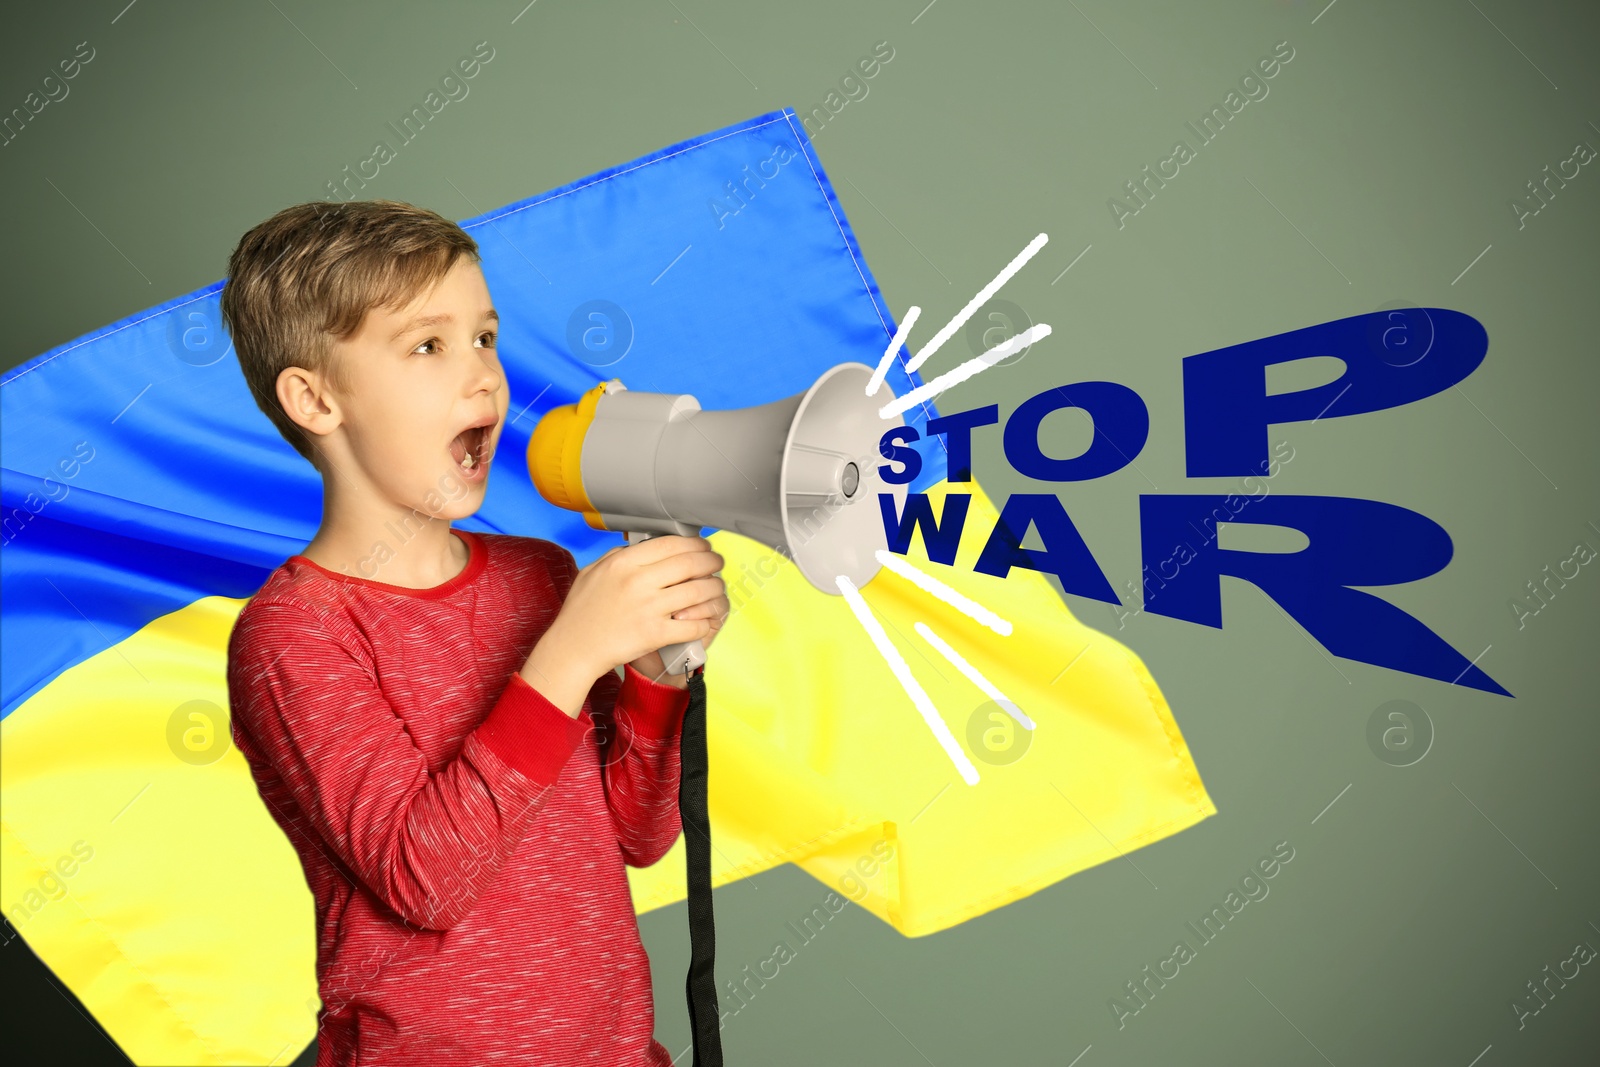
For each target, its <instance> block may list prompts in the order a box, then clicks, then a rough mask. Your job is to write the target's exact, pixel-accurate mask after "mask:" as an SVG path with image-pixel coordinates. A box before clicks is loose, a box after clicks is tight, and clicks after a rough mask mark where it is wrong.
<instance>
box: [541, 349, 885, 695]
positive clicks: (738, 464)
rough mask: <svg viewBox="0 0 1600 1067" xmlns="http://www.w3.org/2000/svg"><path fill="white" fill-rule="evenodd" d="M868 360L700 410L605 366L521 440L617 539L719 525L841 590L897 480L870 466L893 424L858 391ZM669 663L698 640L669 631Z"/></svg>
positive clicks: (874, 535) (552, 487) (818, 583)
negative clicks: (779, 394) (804, 385)
mask: <svg viewBox="0 0 1600 1067" xmlns="http://www.w3.org/2000/svg"><path fill="white" fill-rule="evenodd" d="M871 377H872V369H871V368H870V367H868V366H866V365H865V364H861V363H841V364H838V365H837V366H834V367H830V368H829V369H828V370H827V371H826V372H824V373H823V374H822V376H821V377H819V378H818V379H817V380H816V381H815V382H814V383H812V385H811V387H810V388H809V389H807V390H806V391H805V392H803V393H798V394H796V395H794V396H791V397H786V398H784V399H782V400H774V401H772V402H771V403H767V404H759V405H757V406H755V407H748V408H732V409H728V410H724V411H703V410H701V408H700V402H699V401H698V400H696V399H695V398H694V397H693V396H690V395H688V394H675V393H646V392H639V391H634V390H629V389H627V388H626V387H625V386H624V385H623V384H622V383H621V382H620V381H618V380H617V379H615V378H613V379H611V380H610V381H606V382H602V383H600V384H599V385H597V386H595V387H594V388H593V389H591V390H590V391H589V392H587V393H585V394H584V395H583V397H581V398H580V399H579V400H578V401H577V402H576V403H574V404H567V405H564V406H563V407H559V408H555V409H553V410H552V411H550V412H548V413H547V414H546V415H545V416H544V417H543V418H542V419H541V420H540V422H539V425H538V426H536V427H535V428H534V431H533V436H532V437H531V438H530V440H529V442H528V470H529V473H530V475H531V476H532V478H533V482H534V485H535V486H536V487H537V488H538V490H539V493H540V495H542V496H543V497H544V498H545V499H546V500H548V501H550V502H551V503H552V504H555V505H557V506H558V507H563V508H567V509H569V510H572V511H578V512H581V513H582V514H583V516H584V519H585V521H587V522H588V524H589V525H590V526H592V527H594V528H596V529H602V530H613V531H617V532H620V533H624V534H626V536H627V540H628V543H629V544H637V543H638V542H640V541H643V540H646V539H648V538H650V537H655V536H658V535H660V534H680V535H684V536H698V535H699V534H700V532H701V530H702V529H703V528H704V527H708V526H709V527H713V528H715V529H720V530H732V531H734V532H736V533H740V534H743V535H744V536H746V537H749V538H752V539H754V540H756V541H760V542H761V543H762V544H765V545H768V546H770V547H772V548H774V549H776V550H777V551H779V552H781V553H782V554H783V555H784V556H786V557H787V558H788V559H790V560H791V561H792V562H793V563H794V564H795V565H796V566H797V567H798V568H799V569H800V573H801V574H803V575H804V576H805V578H806V580H807V581H809V582H810V583H811V584H812V585H813V586H815V587H816V588H818V589H820V590H822V591H823V592H825V593H830V594H833V595H835V596H838V595H840V590H839V587H838V583H837V578H838V576H840V575H843V576H845V577H847V578H849V579H850V581H851V582H852V583H853V584H854V585H855V586H856V587H858V588H859V587H861V586H863V585H865V584H866V583H867V582H869V581H871V580H872V578H873V577H874V576H875V575H876V574H877V573H878V570H879V567H880V566H881V565H880V564H879V562H878V560H877V556H876V553H877V552H878V550H880V549H883V548H885V547H887V541H886V538H885V535H884V524H883V517H882V515H883V513H882V511H881V510H880V507H879V503H878V496H879V494H880V493H888V494H891V495H892V496H893V497H894V507H895V511H894V513H895V514H896V515H899V514H902V513H903V510H904V505H905V497H906V492H907V489H906V486H905V485H904V484H903V483H902V484H891V483H887V482H884V481H882V480H881V479H880V478H879V477H878V476H877V469H878V464H879V463H880V462H881V460H882V456H881V455H880V453H879V451H878V442H879V440H880V439H881V438H882V436H883V434H884V433H885V432H886V431H888V430H889V429H891V428H893V427H895V426H900V425H903V424H904V419H903V418H902V417H900V416H899V415H896V416H893V417H892V418H883V417H882V416H881V415H879V413H878V409H879V407H881V405H882V401H881V400H874V399H873V398H871V397H870V396H868V395H867V392H866V386H867V383H868V381H869V380H870V379H871ZM661 661H662V663H663V664H665V665H666V668H667V671H668V672H669V673H672V674H686V673H688V672H690V671H692V670H694V669H695V668H697V667H699V666H701V665H702V664H704V663H705V648H704V647H703V646H702V644H701V642H699V641H690V642H684V643H681V644H676V645H668V646H667V647H666V648H663V649H661Z"/></svg>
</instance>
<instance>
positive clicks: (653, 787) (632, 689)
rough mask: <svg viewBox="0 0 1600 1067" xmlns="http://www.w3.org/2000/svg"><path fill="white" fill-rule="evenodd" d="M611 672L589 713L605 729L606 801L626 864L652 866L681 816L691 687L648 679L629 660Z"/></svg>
mask: <svg viewBox="0 0 1600 1067" xmlns="http://www.w3.org/2000/svg"><path fill="white" fill-rule="evenodd" d="M622 670H623V677H622V679H621V680H620V681H619V680H618V678H617V676H616V674H615V673H613V672H611V671H607V672H606V673H605V674H603V675H601V676H600V680H599V681H598V682H596V683H595V687H594V688H593V689H592V690H591V691H590V699H591V701H592V703H591V704H590V714H591V716H592V717H593V718H594V720H595V722H596V724H597V729H598V730H599V731H600V734H601V736H600V738H599V742H600V761H601V767H600V769H601V776H602V780H603V781H604V783H605V793H606V805H607V807H609V808H610V809H611V822H612V824H613V825H614V826H615V827H616V830H617V842H618V844H620V845H621V846H622V856H623V859H624V861H625V862H627V863H628V864H629V865H630V866H633V867H649V866H650V865H652V864H653V863H655V862H656V861H657V860H659V859H660V858H661V857H662V856H664V855H666V853H667V850H668V849H670V848H671V847H672V843H673V842H674V841H676V840H677V839H678V834H679V833H680V832H681V830H682V826H681V823H680V820H679V815H678V779H679V775H680V771H681V764H680V763H679V748H680V744H681V741H682V733H683V714H684V712H685V711H686V710H688V707H689V691H688V690H687V689H679V688H678V687H677V686H674V685H669V684H667V683H665V682H655V681H651V680H650V679H649V678H646V677H645V676H644V675H643V674H640V673H639V672H638V671H637V670H635V669H634V668H633V665H632V664H625V665H624V666H623V668H622Z"/></svg>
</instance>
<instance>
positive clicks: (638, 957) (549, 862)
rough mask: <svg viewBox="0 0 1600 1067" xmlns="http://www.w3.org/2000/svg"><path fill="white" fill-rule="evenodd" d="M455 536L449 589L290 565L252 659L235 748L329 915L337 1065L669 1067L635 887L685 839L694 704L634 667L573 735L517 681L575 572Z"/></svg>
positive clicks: (324, 1064)
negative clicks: (683, 778) (684, 742)
mask: <svg viewBox="0 0 1600 1067" xmlns="http://www.w3.org/2000/svg"><path fill="white" fill-rule="evenodd" d="M452 532H453V533H455V534H456V535H458V536H460V537H461V538H462V539H463V540H464V541H465V542H466V544H467V547H468V549H469V552H470V559H469V561H468V563H467V566H466V568H465V569H464V570H463V571H462V572H461V573H460V574H459V575H457V576H456V577H454V578H452V579H450V580H449V581H447V582H445V583H444V584H443V585H439V586H435V587H433V588H430V589H407V588H403V587H399V586H392V585H387V584H382V583H380V582H377V581H371V580H367V579H364V578H360V577H356V576H353V575H346V574H340V573H336V572H333V571H329V570H326V569H324V568H322V567H320V566H318V565H317V564H315V563H313V562H311V560H309V559H307V558H305V557H303V556H294V557H291V558H290V559H289V560H287V561H286V562H285V563H284V564H283V565H282V566H281V567H279V568H278V569H277V570H275V571H274V572H273V573H272V575H271V576H270V577H269V578H268V579H267V581H266V583H265V584H264V585H263V586H262V587H261V589H260V591H259V592H257V593H256V595H255V596H254V597H252V598H251V599H250V601H249V603H247V604H246V605H245V607H244V610H243V611H242V612H241V613H240V615H239V619H238V621H237V623H236V624H235V626H234V629H233V633H232V636H231V638H230V640H229V644H228V695H229V701H230V704H231V709H232V730H233V737H234V741H235V743H236V744H237V745H238V747H239V751H240V752H241V753H242V754H243V755H244V757H245V759H246V761H247V762H248V763H249V766H250V771H251V774H252V775H253V776H254V777H255V781H256V785H257V787H258V789H259V791H260V793H261V797H262V799H263V800H264V801H265V802H266V805H267V808H268V810H269V811H270V812H271V814H272V816H273V818H274V819H276V820H277V822H278V824H279V825H280V826H282V827H283V829H284V832H285V834H287V835H288V838H289V841H290V842H291V843H292V844H293V846H294V848H295V851H296V852H297V853H298V854H299V856H300V861H301V863H302V865H303V866H304V868H305V874H306V881H307V883H308V884H309V885H310V888H311V892H312V896H313V898H314V899H315V902H316V922H317V984H318V992H319V993H320V995H321V999H322V1008H321V1010H320V1011H319V1012H318V1013H317V1021H318V1039H319V1048H318V1054H317V1065H318V1067H334V1065H339V1067H346V1065H357V1064H360V1065H368V1064H383V1065H384V1067H404V1065H408V1064H418V1065H422V1064H426V1065H429V1067H438V1065H447V1064H472V1065H479V1064H488V1063H515V1064H568V1063H604V1064H623V1065H632V1064H638V1065H650V1067H665V1065H668V1064H670V1057H669V1056H668V1054H667V1051H666V1049H664V1048H663V1047H662V1046H661V1045H660V1044H659V1043H657V1042H656V1041H654V1040H653V1038H652V1036H651V1032H652V1029H653V1025H654V1010H653V1003H652V999H651V987H650V970H649V961H648V960H647V958H646V956H645V952H644V947H643V945H642V944H641V942H640V939H639V927H638V921H637V919H636V917H635V915H634V910H633V904H632V900H631V898H630V896H629V891H628V883H627V878H626V871H625V869H624V865H625V864H628V865H633V866H641V867H642V866H649V865H650V864H652V863H655V862H656V861H657V860H658V859H660V858H661V856H662V855H663V854H664V853H665V852H666V851H667V849H668V848H669V847H670V846H671V845H672V844H673V842H674V841H675V840H676V839H677V837H678V834H679V831H680V825H679V819H678V808H677V795H678V778H679V763H678V748H679V733H680V731H681V724H682V718H683V713H684V711H685V709H686V708H687V707H688V703H689V695H688V693H687V692H686V691H685V690H681V689H678V688H677V687H675V686H672V685H669V684H666V683H660V682H655V681H652V680H650V679H648V678H646V677H645V676H644V675H642V674H640V673H639V672H638V671H636V670H634V668H633V667H632V666H627V667H625V668H624V676H623V677H622V678H621V679H620V680H619V679H618V677H617V675H616V674H615V673H614V672H611V671H608V672H606V673H605V674H603V675H601V676H600V678H599V679H598V680H597V681H596V682H595V684H594V686H593V688H591V690H590V691H589V694H588V696H587V698H586V700H585V703H584V708H583V711H582V713H581V714H580V715H579V716H578V718H576V719H573V718H570V717H568V716H567V715H566V714H565V713H564V712H562V711H561V710H560V709H559V708H557V707H556V706H555V705H554V704H551V703H550V702H549V701H548V700H546V699H545V697H544V696H543V695H542V694H540V693H539V692H538V690H536V689H534V688H533V687H532V686H531V685H529V684H528V683H527V682H526V681H524V680H523V679H522V677H521V676H520V674H518V673H517V672H518V671H519V669H520V668H521V666H522V664H523V662H524V661H525V660H526V658H527V655H528V653H529V651H530V650H531V649H532V648H533V646H534V644H535V642H537V641H538V639H539V637H540V636H541V635H542V634H543V633H544V632H545V630H546V629H547V628H548V627H549V625H550V623H551V622H552V621H553V620H554V619H555V617H556V613H557V611H558V610H559V609H560V606H561V603H562V601H563V600H564V599H565V598H566V595H567V592H568V590H570V589H571V587H572V582H573V579H574V578H575V576H576V574H577V565H576V563H575V561H574V560H573V557H572V554H571V553H570V552H568V551H567V550H566V549H564V548H562V547H561V546H559V545H557V544H555V543H553V542H550V541H544V540H540V539H537V538H527V537H512V536H508V535H499V534H474V533H472V532H471V531H466V530H454V531H452ZM240 921H241V922H248V921H249V917H248V916H241V917H240ZM241 1010H248V1008H247V1007H246V1008H241Z"/></svg>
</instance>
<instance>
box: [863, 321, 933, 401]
mask: <svg viewBox="0 0 1600 1067" xmlns="http://www.w3.org/2000/svg"><path fill="white" fill-rule="evenodd" d="M920 314H922V309H921V308H919V307H915V306H913V307H909V308H907V309H906V317H905V318H904V319H901V320H900V328H899V329H898V330H896V331H895V332H894V340H893V341H890V342H889V347H888V348H886V349H884V350H883V358H882V359H880V360H878V369H877V370H875V371H873V372H872V377H871V378H869V379H868V380H867V395H868V396H876V395H877V393H878V386H880V385H882V384H883V379H884V378H885V377H887V376H888V374H889V368H890V367H891V366H893V365H894V357H895V355H896V354H897V353H898V352H899V351H900V346H901V345H903V344H905V343H906V335H907V334H909V333H910V332H911V327H913V326H915V325H916V324H917V316H918V315H920Z"/></svg>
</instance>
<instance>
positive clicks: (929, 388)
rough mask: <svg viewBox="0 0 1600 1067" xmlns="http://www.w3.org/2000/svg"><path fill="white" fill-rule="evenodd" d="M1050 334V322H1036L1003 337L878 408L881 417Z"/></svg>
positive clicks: (891, 415)
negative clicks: (985, 349)
mask: <svg viewBox="0 0 1600 1067" xmlns="http://www.w3.org/2000/svg"><path fill="white" fill-rule="evenodd" d="M1049 336H1050V326H1049V324H1048V323H1043V322H1041V323H1040V324H1039V325H1037V326H1032V327H1029V328H1028V329H1026V330H1023V331H1022V332H1021V333H1019V334H1017V335H1016V336H1015V337H1013V338H1011V340H1009V341H1002V342H1001V343H1000V344H997V345H995V346H994V347H993V348H991V349H989V351H987V352H985V353H984V354H983V355H981V356H977V357H975V358H973V359H969V360H967V361H966V362H965V363H963V364H961V365H960V366H959V367H957V368H956V369H955V370H948V371H945V372H944V373H943V374H941V375H939V376H938V377H937V378H935V379H934V380H933V381H931V382H927V383H925V384H923V385H919V386H917V387H916V388H915V389H913V390H911V392H909V393H907V394H906V395H905V396H902V397H897V398H896V399H894V400H891V401H889V403H887V404H885V405H883V407H881V408H879V409H878V417H879V418H884V419H892V418H894V417H895V416H896V415H898V414H900V413H901V412H902V411H906V410H907V409H909V408H914V407H916V406H917V405H918V404H920V403H922V402H923V401H924V400H932V399H933V398H934V397H936V396H938V395H939V394H940V393H942V392H944V391H945V390H946V389H948V388H950V387H951V386H953V385H959V384H961V383H962V382H964V381H966V380H967V379H968V378H971V377H973V376H974V375H977V374H979V373H981V372H983V371H986V370H988V369H989V368H990V367H992V366H994V365H995V364H996V363H999V362H1000V361H1001V360H1002V359H1005V358H1006V357H1007V356H1010V355H1012V354H1014V353H1016V352H1017V351H1019V350H1021V349H1024V348H1027V347H1028V346H1029V345H1031V344H1033V343H1034V342H1035V341H1037V340H1039V339H1040V338H1044V337H1049ZM907 369H909V368H907Z"/></svg>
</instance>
